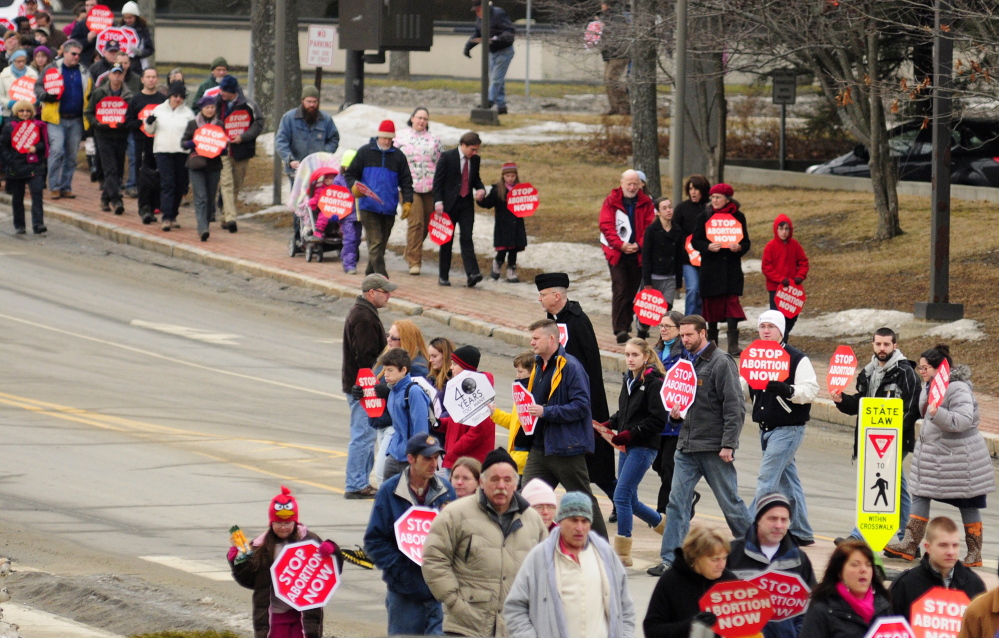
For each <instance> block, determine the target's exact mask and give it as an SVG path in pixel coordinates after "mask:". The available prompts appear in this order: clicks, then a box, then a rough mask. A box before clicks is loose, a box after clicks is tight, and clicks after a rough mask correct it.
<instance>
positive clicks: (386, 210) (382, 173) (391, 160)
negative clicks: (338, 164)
mask: <svg viewBox="0 0 999 638" xmlns="http://www.w3.org/2000/svg"><path fill="white" fill-rule="evenodd" d="M344 176H345V177H346V178H347V184H348V185H349V186H350V187H351V188H353V187H354V184H355V183H357V182H364V185H365V186H367V187H368V188H370V189H371V190H373V191H374V192H375V193H377V194H378V197H380V198H381V200H382V203H381V204H379V203H378V202H377V201H375V200H374V199H372V198H370V197H361V198H359V199H358V200H357V209H358V210H366V211H368V212H371V213H378V214H379V215H395V213H396V208H398V206H399V191H400V190H401V191H402V201H404V202H409V203H413V176H412V175H411V174H410V172H409V160H407V159H406V156H405V155H404V154H403V153H402V151H400V150H399V149H398V148H396V147H395V146H389V147H388V148H387V149H384V150H383V149H382V148H380V147H379V146H378V138H375V137H372V138H371V142H369V143H368V144H367V145H365V146H362V147H361V148H359V149H357V155H355V156H354V159H353V161H351V163H350V166H348V167H347V170H346V171H345V172H344Z"/></svg>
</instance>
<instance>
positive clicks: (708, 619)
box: [694, 611, 718, 627]
mask: <svg viewBox="0 0 999 638" xmlns="http://www.w3.org/2000/svg"><path fill="white" fill-rule="evenodd" d="M694 622H699V623H701V624H704V625H707V626H708V627H713V626H714V624H715V623H716V622H718V616H715V615H714V614H712V613H711V612H710V611H702V612H701V613H699V614H697V615H696V616H694Z"/></svg>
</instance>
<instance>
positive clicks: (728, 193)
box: [708, 184, 735, 199]
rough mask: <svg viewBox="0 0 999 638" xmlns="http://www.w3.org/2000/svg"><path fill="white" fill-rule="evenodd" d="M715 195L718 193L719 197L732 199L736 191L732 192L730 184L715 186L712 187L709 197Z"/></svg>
mask: <svg viewBox="0 0 999 638" xmlns="http://www.w3.org/2000/svg"><path fill="white" fill-rule="evenodd" d="M715 193H718V194H719V195H724V196H725V197H728V198H729V199H732V195H735V191H734V190H732V187H731V186H729V185H728V184H715V185H714V186H712V187H711V190H709V191H708V195H709V196H711V195H714V194H715Z"/></svg>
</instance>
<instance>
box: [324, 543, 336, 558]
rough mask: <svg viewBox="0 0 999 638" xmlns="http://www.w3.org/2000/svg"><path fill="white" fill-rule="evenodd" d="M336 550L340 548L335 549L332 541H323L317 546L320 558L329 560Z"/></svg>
mask: <svg viewBox="0 0 999 638" xmlns="http://www.w3.org/2000/svg"><path fill="white" fill-rule="evenodd" d="M338 549H340V548H339V547H337V546H336V543H334V542H333V541H323V542H322V543H320V544H319V555H320V556H322V557H323V558H329V557H330V556H332V555H333V554H335V553H336V552H337V550H338Z"/></svg>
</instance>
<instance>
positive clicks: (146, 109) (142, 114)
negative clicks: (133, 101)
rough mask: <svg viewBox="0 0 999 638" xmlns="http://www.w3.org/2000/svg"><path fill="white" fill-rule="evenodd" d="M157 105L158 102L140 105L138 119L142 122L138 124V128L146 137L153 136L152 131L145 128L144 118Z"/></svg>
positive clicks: (151, 112) (150, 113)
mask: <svg viewBox="0 0 999 638" xmlns="http://www.w3.org/2000/svg"><path fill="white" fill-rule="evenodd" d="M157 106H159V104H147V105H145V106H143V107H142V110H141V111H139V121H140V122H142V124H140V125H139V129H140V130H141V131H142V132H143V133H145V135H146V137H153V133H150V132H149V131H147V130H146V118H147V117H149V116H150V115H152V114H153V110H155V109H156V107H157Z"/></svg>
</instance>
